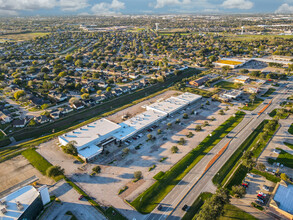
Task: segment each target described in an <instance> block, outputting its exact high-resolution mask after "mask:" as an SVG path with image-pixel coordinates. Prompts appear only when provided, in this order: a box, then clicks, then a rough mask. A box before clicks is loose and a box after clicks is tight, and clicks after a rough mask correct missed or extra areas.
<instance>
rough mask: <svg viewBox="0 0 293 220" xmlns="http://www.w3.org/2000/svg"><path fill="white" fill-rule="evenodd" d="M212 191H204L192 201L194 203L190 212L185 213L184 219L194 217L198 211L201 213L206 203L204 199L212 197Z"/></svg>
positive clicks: (188, 219) (187, 219)
mask: <svg viewBox="0 0 293 220" xmlns="http://www.w3.org/2000/svg"><path fill="white" fill-rule="evenodd" d="M212 195H213V194H212V193H209V192H203V193H201V194H200V195H199V197H197V199H196V200H195V201H194V202H193V203H192V205H191V206H190V207H189V209H188V212H186V213H185V215H184V216H183V218H182V220H190V219H192V218H193V217H194V216H195V215H196V214H197V213H199V210H200V208H201V207H202V205H203V204H204V201H205V200H206V199H207V198H210V197H212Z"/></svg>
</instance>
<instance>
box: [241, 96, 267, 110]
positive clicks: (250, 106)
mask: <svg viewBox="0 0 293 220" xmlns="http://www.w3.org/2000/svg"><path fill="white" fill-rule="evenodd" d="M262 102H263V99H260V98H256V99H255V100H254V102H249V103H248V106H244V107H243V108H242V109H243V110H247V111H253V110H254V109H256V108H257V106H259V105H260V104H261V103H262Z"/></svg>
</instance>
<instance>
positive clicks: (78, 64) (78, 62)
mask: <svg viewBox="0 0 293 220" xmlns="http://www.w3.org/2000/svg"><path fill="white" fill-rule="evenodd" d="M74 65H75V66H79V67H82V65H83V63H82V60H80V59H78V60H77V61H75V63H74Z"/></svg>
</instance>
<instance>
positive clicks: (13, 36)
mask: <svg viewBox="0 0 293 220" xmlns="http://www.w3.org/2000/svg"><path fill="white" fill-rule="evenodd" d="M48 34H50V33H20V34H7V35H2V36H1V37H0V41H6V39H9V40H11V41H25V40H32V39H34V38H35V37H43V36H45V35H48Z"/></svg>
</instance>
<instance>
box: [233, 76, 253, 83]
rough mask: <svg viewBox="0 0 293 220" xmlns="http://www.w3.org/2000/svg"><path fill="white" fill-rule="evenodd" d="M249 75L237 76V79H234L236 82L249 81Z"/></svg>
mask: <svg viewBox="0 0 293 220" xmlns="http://www.w3.org/2000/svg"><path fill="white" fill-rule="evenodd" d="M249 79H250V78H249V76H237V77H236V78H235V79H234V82H235V83H243V84H244V83H248V82H249Z"/></svg>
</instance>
